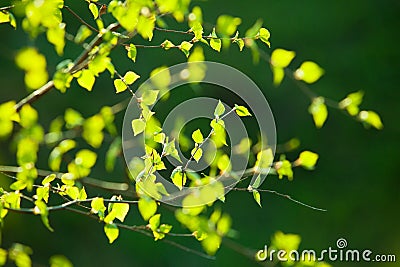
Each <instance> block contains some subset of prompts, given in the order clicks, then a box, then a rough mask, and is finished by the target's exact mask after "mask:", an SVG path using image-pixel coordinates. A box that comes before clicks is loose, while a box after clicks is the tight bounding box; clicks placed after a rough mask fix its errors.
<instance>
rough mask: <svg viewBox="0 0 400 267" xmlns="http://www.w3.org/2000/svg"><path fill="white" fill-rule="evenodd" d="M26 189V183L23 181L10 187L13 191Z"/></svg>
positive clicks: (16, 182)
mask: <svg viewBox="0 0 400 267" xmlns="http://www.w3.org/2000/svg"><path fill="white" fill-rule="evenodd" d="M25 188H26V182H25V181H22V180H18V181H15V182H14V183H12V184H11V185H10V189H11V190H14V191H15V190H23V189H25Z"/></svg>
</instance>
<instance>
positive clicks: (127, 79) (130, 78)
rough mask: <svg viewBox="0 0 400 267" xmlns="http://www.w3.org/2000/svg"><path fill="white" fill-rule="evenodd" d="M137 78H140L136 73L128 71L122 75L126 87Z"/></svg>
mask: <svg viewBox="0 0 400 267" xmlns="http://www.w3.org/2000/svg"><path fill="white" fill-rule="evenodd" d="M139 78H140V76H139V75H137V74H136V73H134V72H133V71H128V72H127V73H125V75H124V81H125V83H126V84H127V85H131V84H132V83H134V82H135V81H136V80H137V79H139Z"/></svg>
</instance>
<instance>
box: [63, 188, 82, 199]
mask: <svg viewBox="0 0 400 267" xmlns="http://www.w3.org/2000/svg"><path fill="white" fill-rule="evenodd" d="M66 193H67V195H68V196H69V197H70V198H71V199H73V200H75V199H78V198H79V188H78V187H76V186H71V187H68V189H67V191H66Z"/></svg>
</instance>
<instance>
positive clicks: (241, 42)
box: [233, 38, 244, 51]
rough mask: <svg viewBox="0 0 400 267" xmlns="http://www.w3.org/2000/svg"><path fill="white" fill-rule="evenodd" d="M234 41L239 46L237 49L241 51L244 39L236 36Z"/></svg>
mask: <svg viewBox="0 0 400 267" xmlns="http://www.w3.org/2000/svg"><path fill="white" fill-rule="evenodd" d="M233 42H234V43H237V45H238V46H239V50H240V51H243V47H244V41H243V39H242V38H237V39H235V40H233Z"/></svg>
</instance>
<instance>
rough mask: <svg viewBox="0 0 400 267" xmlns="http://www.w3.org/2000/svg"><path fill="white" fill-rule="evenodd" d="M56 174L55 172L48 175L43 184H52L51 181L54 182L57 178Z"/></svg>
mask: <svg viewBox="0 0 400 267" xmlns="http://www.w3.org/2000/svg"><path fill="white" fill-rule="evenodd" d="M56 177H57V176H56V175H55V174H54V173H52V174H49V175H47V176H46V177H45V178H44V179H43V181H42V185H44V186H45V185H47V184H50V183H51V182H53V181H54V180H55V179H56Z"/></svg>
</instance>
